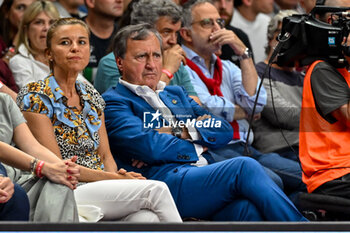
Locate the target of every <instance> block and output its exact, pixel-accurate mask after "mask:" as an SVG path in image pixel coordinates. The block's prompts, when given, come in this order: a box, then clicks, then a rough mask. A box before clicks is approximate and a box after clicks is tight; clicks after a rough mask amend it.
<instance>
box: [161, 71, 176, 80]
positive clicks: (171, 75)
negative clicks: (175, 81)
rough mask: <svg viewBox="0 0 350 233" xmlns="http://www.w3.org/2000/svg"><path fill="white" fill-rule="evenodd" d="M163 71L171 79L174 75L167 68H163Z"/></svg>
mask: <svg viewBox="0 0 350 233" xmlns="http://www.w3.org/2000/svg"><path fill="white" fill-rule="evenodd" d="M162 72H163V73H164V74H166V76H168V78H169V79H170V80H171V79H172V78H173V77H174V75H173V74H172V73H171V72H170V71H169V70H167V69H162Z"/></svg>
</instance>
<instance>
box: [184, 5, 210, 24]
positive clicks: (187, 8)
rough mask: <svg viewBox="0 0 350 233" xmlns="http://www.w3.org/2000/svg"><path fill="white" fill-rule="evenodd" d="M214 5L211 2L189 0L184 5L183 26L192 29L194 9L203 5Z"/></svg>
mask: <svg viewBox="0 0 350 233" xmlns="http://www.w3.org/2000/svg"><path fill="white" fill-rule="evenodd" d="M206 2H208V3H210V4H213V1H211V0H189V1H187V2H186V3H185V4H184V5H183V10H182V17H183V26H184V27H186V28H191V25H192V20H193V19H192V9H193V8H194V7H195V6H198V5H200V4H203V3H206Z"/></svg>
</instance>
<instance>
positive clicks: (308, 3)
mask: <svg viewBox="0 0 350 233" xmlns="http://www.w3.org/2000/svg"><path fill="white" fill-rule="evenodd" d="M315 5H316V0H300V6H301V7H302V8H303V9H304V12H305V13H307V14H308V13H310V12H311V10H312V9H313V8H314V7H315Z"/></svg>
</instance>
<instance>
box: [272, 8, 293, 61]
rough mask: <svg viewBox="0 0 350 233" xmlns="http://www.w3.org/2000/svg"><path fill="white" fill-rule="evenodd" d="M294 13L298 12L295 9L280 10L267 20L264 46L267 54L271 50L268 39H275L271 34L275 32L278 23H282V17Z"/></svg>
mask: <svg viewBox="0 0 350 233" xmlns="http://www.w3.org/2000/svg"><path fill="white" fill-rule="evenodd" d="M294 14H299V13H298V12H297V11H295V10H282V11H279V12H278V13H277V14H276V15H275V16H274V17H272V19H271V20H270V22H269V25H268V26H267V41H268V42H267V46H266V48H265V53H266V54H267V55H268V54H269V53H270V51H271V47H270V41H271V40H273V39H275V38H274V37H273V36H274V34H275V32H277V29H278V25H279V24H280V23H282V21H283V18H285V17H288V16H291V15H294Z"/></svg>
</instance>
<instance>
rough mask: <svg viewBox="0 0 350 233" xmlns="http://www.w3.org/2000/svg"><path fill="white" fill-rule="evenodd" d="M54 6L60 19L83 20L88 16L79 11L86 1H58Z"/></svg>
mask: <svg viewBox="0 0 350 233" xmlns="http://www.w3.org/2000/svg"><path fill="white" fill-rule="evenodd" d="M53 4H54V5H55V6H56V8H57V10H58V13H59V14H60V18H70V17H74V18H78V19H81V18H83V17H84V16H86V13H85V12H83V11H81V10H80V9H79V7H80V6H81V5H84V0H57V1H54V2H53Z"/></svg>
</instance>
